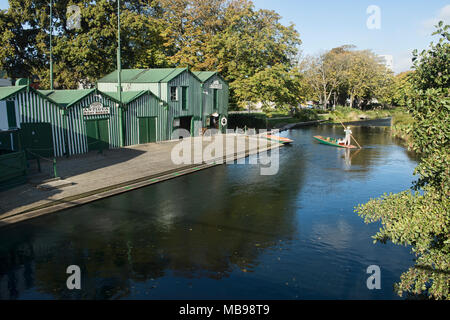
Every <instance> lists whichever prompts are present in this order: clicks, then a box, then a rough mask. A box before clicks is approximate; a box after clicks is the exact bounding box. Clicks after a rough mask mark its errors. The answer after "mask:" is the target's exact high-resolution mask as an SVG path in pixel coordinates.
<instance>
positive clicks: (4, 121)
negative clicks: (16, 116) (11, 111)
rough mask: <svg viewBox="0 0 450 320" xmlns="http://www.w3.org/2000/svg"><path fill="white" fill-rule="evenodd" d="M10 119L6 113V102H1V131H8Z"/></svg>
mask: <svg viewBox="0 0 450 320" xmlns="http://www.w3.org/2000/svg"><path fill="white" fill-rule="evenodd" d="M8 129H9V127H8V117H7V113H6V101H0V130H8Z"/></svg>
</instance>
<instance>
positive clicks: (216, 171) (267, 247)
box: [0, 126, 410, 299]
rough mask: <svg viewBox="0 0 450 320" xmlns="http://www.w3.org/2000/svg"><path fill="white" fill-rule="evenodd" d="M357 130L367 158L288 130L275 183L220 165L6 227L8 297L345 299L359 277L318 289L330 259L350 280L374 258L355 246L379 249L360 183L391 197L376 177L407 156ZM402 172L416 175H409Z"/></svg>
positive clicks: (382, 134) (380, 133)
mask: <svg viewBox="0 0 450 320" xmlns="http://www.w3.org/2000/svg"><path fill="white" fill-rule="evenodd" d="M352 130H353V132H354V135H355V137H358V140H359V142H360V143H361V144H362V145H364V146H366V147H367V148H365V149H363V150H360V151H351V152H348V150H343V149H338V148H331V147H327V146H323V145H318V144H316V143H314V142H313V141H312V136H313V135H316V134H321V135H327V136H339V135H340V134H341V131H342V130H340V129H339V128H338V127H325V126H319V127H314V128H308V129H303V130H295V131H291V132H289V133H288V134H289V136H290V137H291V138H293V139H294V140H295V144H294V145H293V146H292V147H286V148H283V149H281V150H280V171H279V174H278V175H276V176H272V177H271V176H261V175H260V169H259V167H258V166H256V165H245V166H244V165H236V164H235V165H229V166H221V167H216V168H213V169H209V170H206V171H202V172H198V173H196V174H193V175H189V176H184V177H180V178H177V179H175V180H171V181H167V182H165V183H161V184H158V185H154V186H150V187H147V188H144V189H141V190H137V191H133V192H130V193H127V194H123V195H120V196H116V197H114V198H110V199H105V200H101V201H98V202H95V203H92V204H90V205H86V206H83V207H80V208H74V209H70V210H68V211H65V212H62V213H58V214H54V215H50V216H46V217H43V218H39V219H37V220H34V221H29V222H26V223H23V224H21V225H17V226H14V227H11V228H7V229H2V230H1V232H0V298H1V299H17V298H57V299H70V298H74V299H116V298H130V297H131V298H161V297H169V298H176V297H181V298H188V297H195V296H196V295H197V296H200V297H205V295H201V290H198V289H197V290H193V289H192V288H193V286H196V287H197V286H205V285H206V284H205V281H215V282H208V284H207V285H206V286H207V287H208V291H211V290H210V289H212V292H214V293H215V294H216V295H215V297H228V298H233V297H236V298H239V297H247V298H251V297H253V298H257V297H268V298H274V297H275V298H283V297H290V298H296V297H297V298H302V297H303V298H305V296H301V294H300V293H299V292H300V291H303V292H304V291H305V290H309V291H307V292H310V293H311V294H312V296H314V297H319V298H322V297H325V298H326V297H328V296H327V295H326V293H325V291H328V292H334V293H329V295H330V296H333V294H335V295H337V296H341V297H346V296H348V294H344V292H345V288H343V287H342V285H343V284H344V283H345V284H346V285H348V283H351V282H352V281H355V277H354V276H352V275H353V273H348V274H347V273H345V281H344V278H342V276H336V275H335V276H334V278H335V279H336V281H335V282H334V283H331V284H330V282H329V281H328V282H322V279H321V276H320V272H325V269H324V268H326V265H325V264H324V259H328V258H330V257H336V259H335V261H338V262H339V263H340V264H343V265H347V267H344V270H345V268H347V269H348V270H353V271H354V270H355V268H356V269H357V265H358V263H361V262H360V261H359V260H364V258H361V257H364V250H366V251H367V250H372V248H371V247H367V246H366V244H365V243H364V244H362V243H363V242H361V241H360V242H359V243H356V244H355V239H356V238H357V237H360V238H359V239H357V240H360V239H367V240H368V242H369V243H371V239H370V236H371V235H372V234H373V233H372V232H373V231H372V230H363V231H361V228H362V227H361V225H362V224H361V221H359V220H358V219H359V218H358V217H355V216H354V214H353V213H352V212H350V213H348V208H353V206H354V205H355V204H357V203H358V202H359V201H364V200H366V199H355V198H354V197H361V195H360V194H358V192H356V191H355V190H358V188H359V190H362V189H361V185H358V183H361V184H365V183H368V182H369V181H370V182H372V183H371V188H372V189H373V190H369V191H368V192H369V193H370V194H372V193H373V192H380V193H382V192H384V191H387V190H385V187H386V186H385V184H384V180H383V181H381V182H380V181H378V180H373V178H372V177H371V174H372V173H373V172H374V171H376V168H377V167H379V166H381V165H383V164H386V162H389V163H392V161H395V159H396V158H395V152H398V150H402V149H401V148H398V147H396V146H395V145H393V144H392V140H391V138H390V134H389V131H387V130H386V129H384V128H373V129H370V128H356V129H352ZM380 146H386V147H380ZM391 147H392V148H394V149H392V148H391ZM400 152H401V151H400ZM392 155H394V157H393V156H392ZM402 159H403V158H402ZM402 161H403V160H402ZM388 167H389V166H388ZM399 168H400V169H399ZM395 169H396V170H397V171H398V173H397V174H398V175H400V176H402V175H403V176H407V177H409V175H410V167H408V168H407V169H406V168H402V167H401V166H398V165H397V166H396V168H395ZM378 176H379V175H378ZM405 179H409V178H404V179H403V180H401V179H400V181H399V182H398V183H399V185H398V187H399V188H404V187H405V186H404V185H403V184H402V181H405ZM343 181H347V182H352V184H351V185H350V187H348V188H350V189H349V190H348V191H349V192H351V195H348V194H345V193H342V189H343V187H342V183H343ZM352 188H353V189H352ZM355 188H356V189H355ZM344 189H345V188H344ZM374 196H377V194H375V195H374ZM344 204H345V205H344ZM338 208H345V211H338V212H337V213H336V210H344V209H338ZM321 215H327V217H328V218H327V219H328V220H326V221H325V220H323V219H321V218H320V216H321ZM356 257H360V259H358V258H356ZM73 264H75V265H78V266H80V267H81V269H82V288H83V290H81V291H69V290H67V288H66V279H67V274H66V268H67V266H69V265H73ZM320 266H322V267H320ZM326 272H328V270H327V271H326ZM326 272H325V273H326ZM333 272H334V271H333ZM390 272H393V271H390ZM330 276H331V274H330ZM286 277H288V278H289V279H291V280H289V281H287V280H285V278H286ZM358 277H359V276H358ZM286 279H287V278H286ZM292 279H296V280H294V281H292ZM292 282H294V283H295V282H296V283H297V284H296V286H289V285H285V283H288V284H289V283H292ZM300 283H302V284H301V285H300ZM244 284H248V285H246V286H245V287H243V286H244ZM261 286H262V287H261ZM138 288H139V289H138ZM175 288H176V289H175ZM221 288H228V289H227V290H229V292H228V291H227V292H223V291H221V290H224V289H221ZM320 288H322V289H323V290H322V291H321V289H320ZM331 288H335V291H333V290H331ZM358 288H359V287H358ZM359 289H360V288H359ZM313 293H315V295H314V294H313ZM355 294H358V293H357V291H355ZM206 296H207V297H209V296H208V295H206ZM350 296H351V295H350ZM213 297H214V296H213ZM306 298H307V297H306Z"/></svg>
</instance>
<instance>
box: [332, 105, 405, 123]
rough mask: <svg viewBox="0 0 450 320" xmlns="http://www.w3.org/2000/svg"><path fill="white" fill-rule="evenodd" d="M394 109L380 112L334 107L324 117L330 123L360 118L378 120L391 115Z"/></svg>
mask: <svg viewBox="0 0 450 320" xmlns="http://www.w3.org/2000/svg"><path fill="white" fill-rule="evenodd" d="M394 110H396V109H381V110H367V111H364V110H359V109H354V108H350V107H342V106H338V107H336V110H334V111H330V113H329V114H328V115H326V117H327V118H328V120H330V121H331V122H338V121H343V122H350V121H358V120H361V118H365V119H380V118H388V117H391V116H392V115H393V113H394V112H395V111H394Z"/></svg>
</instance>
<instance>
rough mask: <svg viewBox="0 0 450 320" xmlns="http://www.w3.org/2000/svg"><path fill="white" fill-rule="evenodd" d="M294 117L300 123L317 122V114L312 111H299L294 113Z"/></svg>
mask: <svg viewBox="0 0 450 320" xmlns="http://www.w3.org/2000/svg"><path fill="white" fill-rule="evenodd" d="M294 117H295V118H296V119H298V120H299V121H301V122H306V121H316V120H319V114H318V112H317V111H316V110H313V109H300V110H298V111H296V112H295V114H294Z"/></svg>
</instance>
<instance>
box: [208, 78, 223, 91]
mask: <svg viewBox="0 0 450 320" xmlns="http://www.w3.org/2000/svg"><path fill="white" fill-rule="evenodd" d="M209 88H210V89H219V90H222V84H221V83H220V81H219V80H214V82H213V83H211V85H210V86H209Z"/></svg>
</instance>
